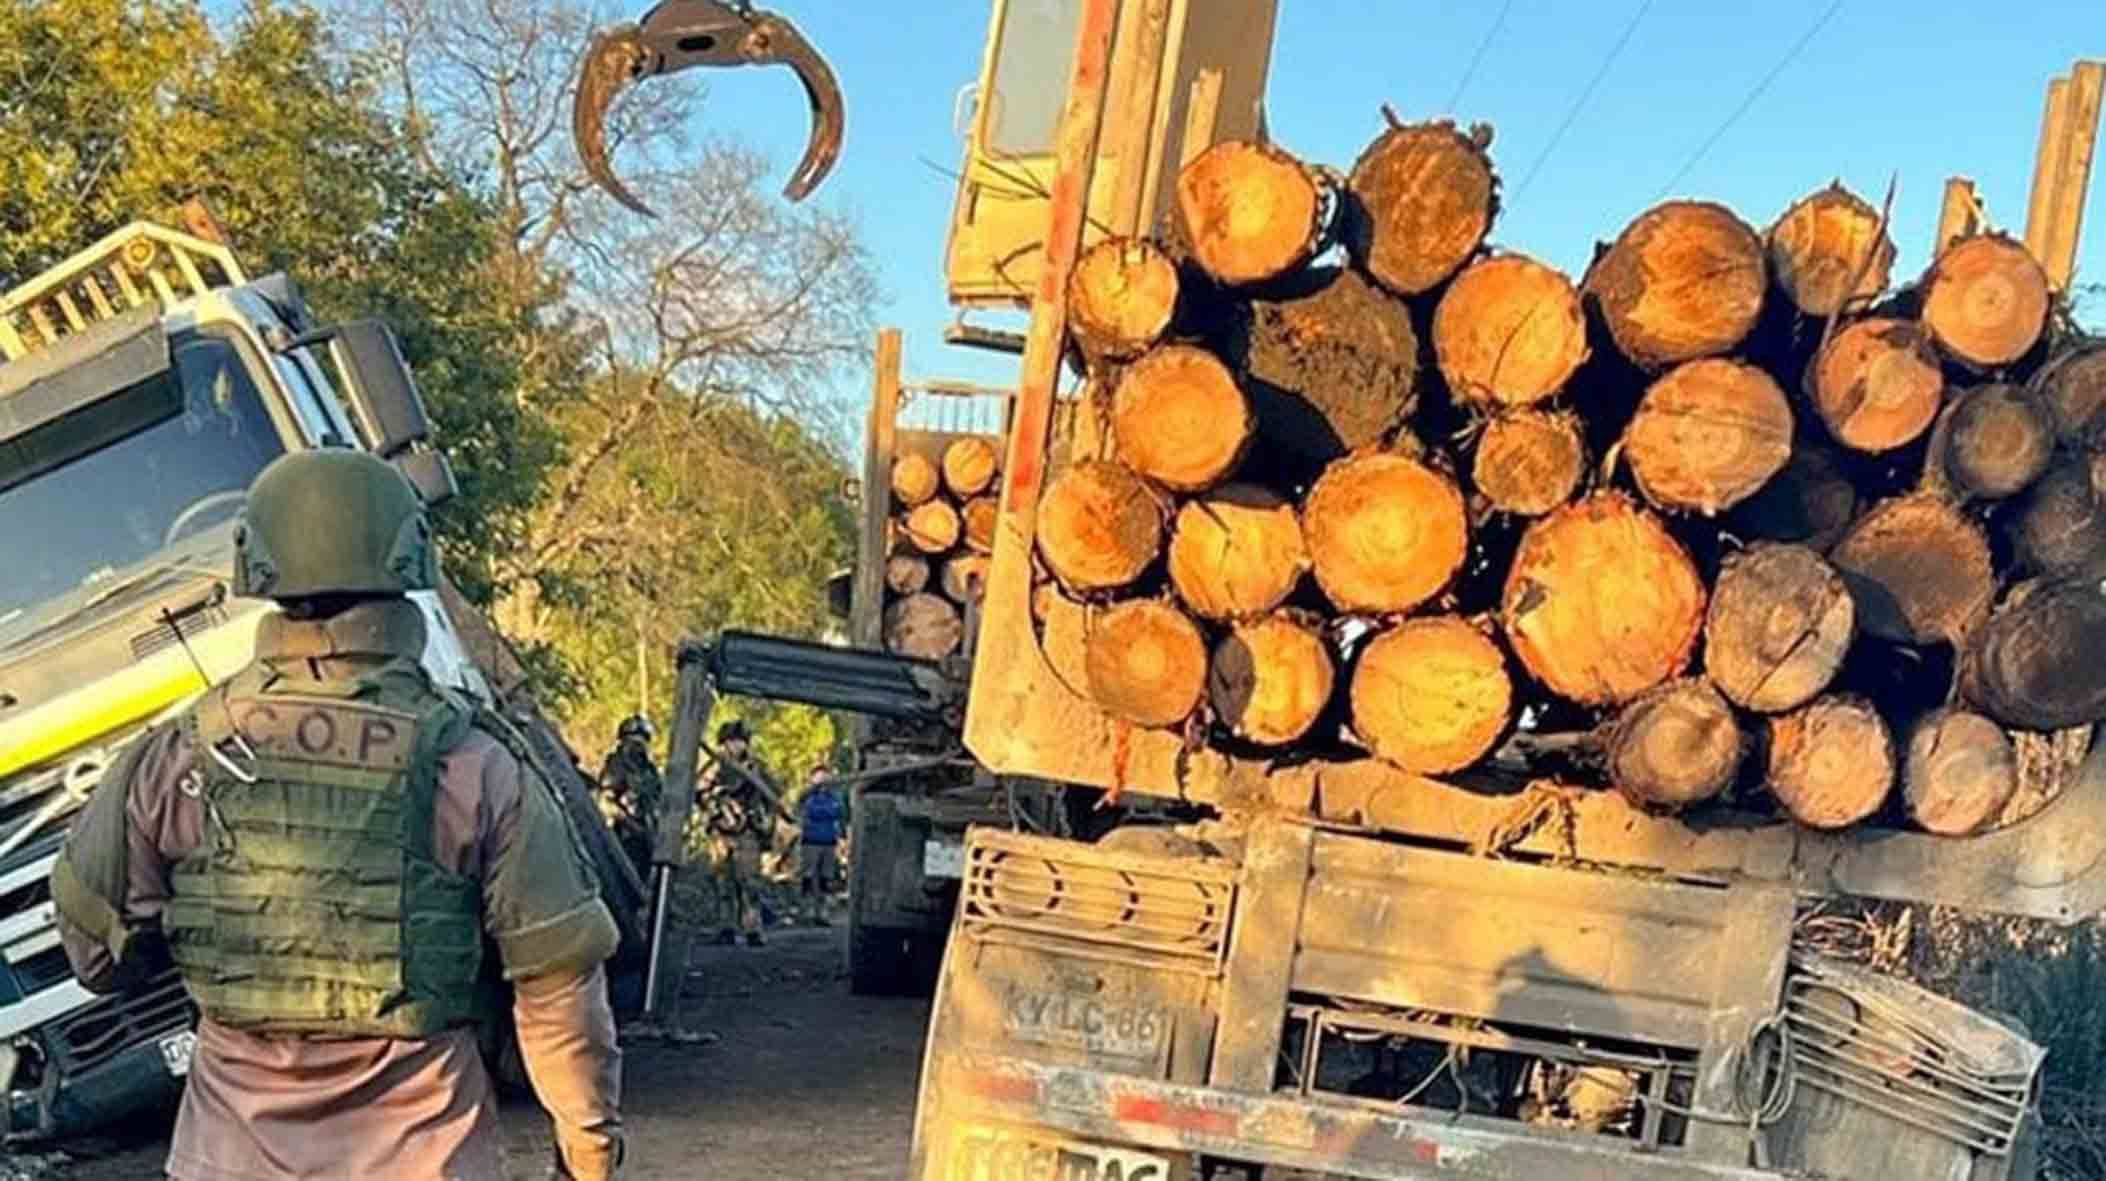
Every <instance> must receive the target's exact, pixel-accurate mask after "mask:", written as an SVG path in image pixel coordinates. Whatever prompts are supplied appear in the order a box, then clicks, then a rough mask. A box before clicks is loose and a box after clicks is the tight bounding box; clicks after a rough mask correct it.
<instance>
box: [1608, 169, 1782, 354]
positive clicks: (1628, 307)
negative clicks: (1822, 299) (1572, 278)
mask: <svg viewBox="0 0 2106 1181" xmlns="http://www.w3.org/2000/svg"><path fill="white" fill-rule="evenodd" d="M1763 255H1764V252H1763V248H1762V240H1761V239H1760V238H1758V237H1756V236H1755V231H1754V230H1751V229H1749V228H1748V226H1747V223H1745V222H1743V221H1741V220H1740V219H1739V218H1738V217H1735V216H1734V215H1733V212H1732V211H1731V210H1729V209H1727V208H1726V207H1725V206H1723V205H1714V204H1712V203H1710V202H1704V201H1669V202H1667V203H1666V204H1664V205H1656V206H1654V207H1653V208H1652V209H1649V210H1647V211H1646V212H1645V213H1642V214H1640V215H1639V216H1638V219H1637V220H1636V221H1633V222H1632V223H1631V224H1630V226H1629V227H1628V228H1626V229H1625V230H1624V231H1623V234H1622V235H1621V236H1620V237H1618V238H1617V239H1616V243H1615V245H1613V246H1611V247H1610V248H1609V250H1608V252H1607V253H1606V254H1604V255H1602V256H1601V258H1600V259H1599V260H1597V261H1596V262H1595V264H1594V268H1593V270H1591V271H1590V272H1588V275H1587V279H1586V283H1585V284H1584V289H1585V291H1586V293H1587V294H1588V295H1590V296H1592V297H1594V299H1595V300H1596V301H1597V303H1598V304H1599V306H1600V308H1601V313H1602V319H1603V321H1604V322H1605V323H1607V325H1608V328H1609V335H1610V336H1611V337H1612V338H1613V339H1614V340H1615V341H1616V347H1617V348H1618V349H1619V350H1621V351H1622V353H1623V355H1624V356H1626V357H1629V358H1630V359H1631V361H1632V362H1633V363H1635V364H1637V365H1639V366H1640V367H1642V368H1646V369H1655V370H1657V369H1664V368H1666V367H1667V366H1669V365H1673V364H1676V363H1678V362H1682V361H1692V360H1695V359H1696V358H1698V357H1709V356H1715V355H1717V354H1719V353H1724V352H1729V351H1731V350H1732V349H1733V348H1734V346H1736V345H1738V344H1740V342H1741V341H1743V340H1745V339H1747V335H1748V333H1749V332H1751V331H1753V330H1754V327H1755V321H1756V318H1757V317H1758V316H1759V315H1761V313H1762V298H1763V295H1764V293H1765V292H1766V291H1767V290H1768V288H1769V274H1768V271H1767V270H1766V269H1765V263H1764V261H1763Z"/></svg>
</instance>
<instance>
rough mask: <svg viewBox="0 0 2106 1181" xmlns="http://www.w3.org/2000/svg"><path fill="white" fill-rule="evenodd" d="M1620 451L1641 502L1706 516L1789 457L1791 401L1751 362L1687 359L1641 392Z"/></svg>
mask: <svg viewBox="0 0 2106 1181" xmlns="http://www.w3.org/2000/svg"><path fill="white" fill-rule="evenodd" d="M1623 454H1624V458H1625V459H1627V460H1628V461H1629V462H1630V465H1631V473H1632V475H1634V476H1636V477H1637V480H1638V487H1639V488H1640V489H1641V490H1642V491H1644V493H1645V496H1646V499H1648V500H1650V501H1652V502H1653V503H1654V504H1656V505H1658V506H1660V507H1661V508H1667V509H1686V510H1689V511H1693V512H1697V513H1701V514H1703V515H1704V516H1707V517H1708V516H1714V515H1716V514H1717V513H1719V512H1720V511H1721V510H1724V509H1729V508H1732V507H1733V506H1734V505H1736V504H1739V503H1740V502H1741V501H1743V500H1746V499H1747V498H1748V497H1750V496H1753V495H1754V494H1755V492H1756V491H1757V490H1758V489H1760V488H1761V487H1762V486H1763V485H1764V484H1766V483H1768V482H1769V480H1770V477H1772V476H1774V475H1776V474H1777V473H1778V472H1779V471H1782V470H1783V469H1784V465H1785V462H1786V461H1787V460H1789V459H1790V458H1791V454H1792V409H1791V404H1790V403H1789V402H1787V401H1786V400H1785V397H1784V391H1783V390H1781V389H1779V388H1778V387H1777V383H1776V382H1775V381H1774V380H1772V379H1771V378H1770V375H1769V374H1767V373H1764V372H1763V371H1762V370H1760V369H1757V368H1755V367H1754V366H1753V365H1746V364H1743V363H1741V362H1739V361H1727V360H1722V359H1719V358H1707V359H1705V360H1701V361H1690V362H1688V363H1687V364H1683V365H1678V366H1676V367H1675V368H1673V369H1671V370H1669V371H1668V373H1667V375H1666V376H1664V377H1662V378H1660V379H1659V380H1658V381H1656V382H1654V383H1653V384H1652V386H1651V387H1650V388H1648V389H1647V390H1646V391H1645V397H1644V398H1643V399H1642V400H1640V402H1639V403H1638V413H1637V416H1636V417H1634V418H1632V420H1631V425H1630V428H1629V429H1628V430H1627V431H1626V432H1625V433H1624V450H1623Z"/></svg>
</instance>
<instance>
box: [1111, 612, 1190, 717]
mask: <svg viewBox="0 0 2106 1181" xmlns="http://www.w3.org/2000/svg"><path fill="white" fill-rule="evenodd" d="M1084 663H1085V666H1086V669H1087V672H1088V674H1089V683H1090V700H1092V701H1094V702H1096V703H1097V705H1098V707H1099V708H1101V709H1102V710H1104V712H1106V713H1108V714H1110V715H1111V716H1113V717H1115V718H1119V719H1121V720H1123V721H1128V722H1132V723H1133V724H1134V725H1136V726H1174V725H1176V724H1178V723H1179V722H1182V721H1184V720H1185V718H1187V717H1189V716H1190V715H1191V713H1192V710H1193V709H1194V708H1195V707H1197V706H1198V705H1199V695H1200V692H1201V691H1202V690H1203V689H1204V688H1205V686H1206V678H1207V649H1206V642H1205V641H1204V640H1202V639H1201V638H1200V635H1199V628H1198V627H1197V626H1196V625H1195V624H1193V622H1192V621H1191V619H1189V618H1188V617H1186V615H1185V613H1184V612H1182V611H1180V610H1178V609H1177V608H1176V607H1173V606H1171V605H1170V604H1168V603H1165V602H1162V601H1161V600H1159V599H1136V600H1132V601H1130V602H1125V603H1120V604H1119V605H1118V606H1116V607H1112V608H1110V609H1108V610H1106V611H1103V612H1100V613H1098V614H1097V615H1096V616H1095V618H1093V619H1092V620H1091V622H1090V627H1089V631H1088V635H1087V641H1086V646H1085V661H1084Z"/></svg>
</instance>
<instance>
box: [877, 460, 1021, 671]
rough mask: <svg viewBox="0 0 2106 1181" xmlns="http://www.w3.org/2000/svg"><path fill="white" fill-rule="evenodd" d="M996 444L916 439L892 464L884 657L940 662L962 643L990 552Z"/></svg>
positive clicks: (881, 619) (882, 612)
mask: <svg viewBox="0 0 2106 1181" xmlns="http://www.w3.org/2000/svg"><path fill="white" fill-rule="evenodd" d="M995 443H996V441H995V440H993V439H990V438H984V437H982V436H979V435H958V436H953V437H950V438H948V439H944V438H942V437H938V438H937V439H935V440H927V439H923V440H919V441H918V444H917V445H916V446H914V447H911V448H907V449H903V450H902V451H901V452H900V453H899V454H898V455H897V456H896V457H895V458H894V459H893V461H892V472H891V479H890V481H889V491H890V493H891V498H890V501H889V504H890V506H891V509H892V515H891V524H890V528H889V529H888V530H887V537H888V540H889V547H888V552H887V553H886V555H885V557H884V586H883V598H882V600H881V601H880V605H879V610H880V613H879V622H880V635H881V637H882V639H883V642H884V645H885V648H886V649H887V650H888V651H892V652H897V653H899V654H901V655H903V656H913V657H918V658H920V659H923V660H942V659H944V658H945V657H948V656H951V655H954V654H955V653H957V652H958V651H959V650H960V648H961V647H962V646H963V644H964V642H965V614H964V610H965V608H966V607H967V606H969V605H972V604H975V603H978V602H979V600H980V596H981V594H982V592H983V591H984V589H985V586H986V577H987V555H988V554H991V553H993V552H994V530H995V522H996V518H997V517H998V516H999V513H998V512H997V510H996V504H995V499H994V497H993V496H992V495H990V492H991V491H992V489H993V488H994V485H995V477H996V475H997V474H998V467H999V464H1000V456H999V454H998V453H997V451H996V449H995Z"/></svg>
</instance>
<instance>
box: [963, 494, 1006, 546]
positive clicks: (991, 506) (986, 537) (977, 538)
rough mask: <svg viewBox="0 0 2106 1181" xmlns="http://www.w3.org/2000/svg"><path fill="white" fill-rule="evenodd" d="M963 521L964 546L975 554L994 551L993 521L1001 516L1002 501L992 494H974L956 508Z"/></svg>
mask: <svg viewBox="0 0 2106 1181" xmlns="http://www.w3.org/2000/svg"><path fill="white" fill-rule="evenodd" d="M958 515H959V516H960V517H961V518H963V520H964V523H965V548H967V549H969V550H971V551H973V552H974V553H976V554H991V553H993V552H994V542H995V522H996V521H997V520H999V519H1000V518H1001V515H1002V502H1001V501H999V500H997V499H995V498H994V497H992V496H975V497H973V498H972V499H971V500H968V501H966V502H965V507H964V508H962V509H960V510H958Z"/></svg>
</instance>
